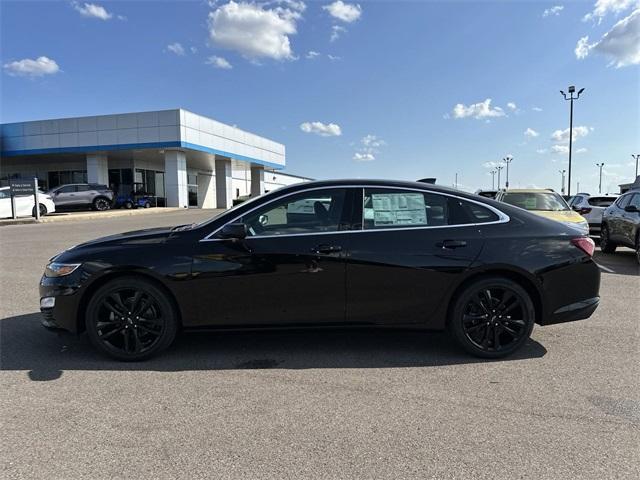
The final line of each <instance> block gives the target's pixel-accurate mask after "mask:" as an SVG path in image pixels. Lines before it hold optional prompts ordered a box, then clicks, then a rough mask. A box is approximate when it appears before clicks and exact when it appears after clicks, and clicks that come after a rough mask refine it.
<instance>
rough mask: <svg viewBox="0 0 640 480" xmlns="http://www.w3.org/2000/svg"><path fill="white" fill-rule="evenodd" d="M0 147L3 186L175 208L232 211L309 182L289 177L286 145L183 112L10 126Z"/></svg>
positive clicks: (1, 135)
mask: <svg viewBox="0 0 640 480" xmlns="http://www.w3.org/2000/svg"><path fill="white" fill-rule="evenodd" d="M0 142H1V147H0V152H1V156H0V186H6V185H8V184H9V182H10V180H11V179H12V178H33V177H37V178H38V183H39V185H40V186H41V188H42V189H43V190H47V189H50V188H53V187H56V186H58V185H63V184H68V183H98V184H103V185H108V186H110V187H111V188H112V189H114V190H115V191H116V192H117V193H118V194H129V193H130V192H131V191H134V190H135V191H140V190H142V191H145V192H147V193H149V194H152V195H154V196H156V197H157V199H158V205H164V206H168V207H201V208H228V207H230V206H231V203H232V201H233V199H234V198H237V197H239V196H244V195H248V194H251V195H259V194H261V193H264V192H266V191H269V190H273V189H275V188H278V187H280V186H284V185H290V184H293V183H299V182H304V181H309V180H310V179H308V178H305V177H298V176H295V175H291V174H288V173H284V172H283V171H282V170H283V169H284V168H285V166H286V156H285V147H284V145H282V144H280V143H277V142H275V141H273V140H270V139H268V138H264V137H261V136H259V135H256V134H254V133H250V132H247V131H244V130H241V129H239V128H236V127H235V126H231V125H226V124H224V123H220V122H218V121H216V120H213V119H211V118H207V117H204V116H202V115H197V114H195V113H192V112H189V111H187V110H183V109H174V110H161V111H155V112H140V113H124V114H117V115H97V116H91V117H77V118H61V119H52V120H35V121H28V122H19V123H6V124H2V125H1V130H0Z"/></svg>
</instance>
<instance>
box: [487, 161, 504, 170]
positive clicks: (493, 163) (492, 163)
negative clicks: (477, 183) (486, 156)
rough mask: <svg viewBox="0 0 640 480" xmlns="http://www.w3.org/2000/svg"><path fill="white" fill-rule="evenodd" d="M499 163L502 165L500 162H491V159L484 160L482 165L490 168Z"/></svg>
mask: <svg viewBox="0 0 640 480" xmlns="http://www.w3.org/2000/svg"><path fill="white" fill-rule="evenodd" d="M499 165H502V162H493V161H491V162H484V163H483V164H482V166H483V167H484V168H488V169H490V170H491V169H494V168H496V167H497V166H499Z"/></svg>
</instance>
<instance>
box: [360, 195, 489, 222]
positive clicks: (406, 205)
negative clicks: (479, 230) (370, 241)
mask: <svg viewBox="0 0 640 480" xmlns="http://www.w3.org/2000/svg"><path fill="white" fill-rule="evenodd" d="M496 220H498V216H497V215H496V214H495V213H493V212H492V211H491V210H489V209H488V208H485V207H482V206H480V205H477V204H475V203H473V202H467V201H465V200H460V199H458V198H455V197H449V196H446V195H440V194H437V193H429V192H417V191H412V190H396V189H385V188H367V189H365V192H364V198H363V228H364V229H365V230H376V229H380V228H406V227H441V226H447V225H466V224H472V223H486V222H492V221H496Z"/></svg>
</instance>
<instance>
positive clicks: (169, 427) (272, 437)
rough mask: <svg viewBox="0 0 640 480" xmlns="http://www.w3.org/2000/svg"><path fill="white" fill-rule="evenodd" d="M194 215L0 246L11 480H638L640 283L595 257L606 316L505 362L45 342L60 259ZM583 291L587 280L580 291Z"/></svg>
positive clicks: (303, 336) (249, 336)
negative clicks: (51, 265)
mask: <svg viewBox="0 0 640 480" xmlns="http://www.w3.org/2000/svg"><path fill="white" fill-rule="evenodd" d="M208 215H210V213H209V212H203V211H199V210H188V211H179V212H168V213H166V214H160V215H152V216H132V217H122V218H111V219H108V220H87V221H83V222H60V223H48V224H40V225H16V226H5V227H2V228H1V229H0V267H1V274H0V382H1V384H0V392H1V393H0V401H1V403H0V420H1V424H0V465H1V468H2V473H1V476H2V478H47V479H75V478H91V479H100V478H105V479H106V478H158V479H160V478H184V479H195V478H221V479H222V478H238V479H253V478H260V479H263V478H264V479H279V480H281V479H305V478H322V479H347V478H354V479H360V478H389V479H403V478H420V479H425V478H438V479H446V478H463V479H471V478H487V479H510V480H511V479H514V478H531V479H547V478H549V479H556V478H557V479H566V478H571V479H598V480H600V479H609V478H624V479H627V478H640V376H639V365H640V362H639V360H640V352H639V345H640V342H639V340H640V338H639V337H640V331H639V328H638V325H639V322H640V298H639V294H640V268H639V267H638V266H637V264H636V263H635V259H634V257H633V252H632V251H631V250H621V251H620V252H619V253H616V254H613V255H604V254H602V253H600V252H599V251H598V252H597V253H596V261H597V262H598V263H599V264H600V265H601V266H602V267H603V275H602V287H601V298H602V301H601V305H600V307H599V308H598V310H597V311H596V312H595V314H594V315H593V316H592V317H591V318H590V319H588V320H584V321H579V322H573V323H568V324H564V325H555V326H549V327H538V326H536V328H535V329H534V332H533V336H532V338H531V340H530V341H529V342H528V343H527V344H526V345H525V347H524V348H523V349H522V350H521V351H520V352H518V353H517V355H515V356H513V357H511V358H508V359H506V360H501V361H486V360H478V359H475V358H473V357H469V356H468V355H466V354H464V353H462V352H461V351H460V350H458V348H457V347H456V346H455V345H454V344H453V343H452V342H451V341H450V340H449V339H448V338H447V336H446V335H444V334H434V333H423V332H408V331H391V330H389V331H364V330H357V331H313V332H287V333H281V332H280V333H276V332H272V333H216V334H214V333H206V334H204V333H200V334H185V335H182V336H181V337H179V339H178V341H177V342H176V344H175V345H174V346H173V347H172V348H171V349H170V350H169V351H167V352H166V353H165V354H163V355H162V356H161V357H159V358H156V359H152V360H150V361H147V362H144V363H120V362H116V361H112V360H109V359H106V358H104V357H102V356H101V355H100V354H98V353H97V352H96V351H94V350H93V349H92V348H91V347H90V345H89V343H88V340H87V338H86V337H85V336H79V337H74V336H71V335H67V334H61V333H50V332H48V331H45V330H44V329H43V328H41V327H40V325H39V320H40V318H39V314H38V290H37V286H38V280H39V278H40V275H41V274H42V271H43V268H44V265H45V264H46V262H47V260H48V259H49V258H50V257H51V256H53V255H54V254H56V253H57V252H59V251H61V250H62V249H64V248H67V247H69V246H71V245H74V244H77V243H80V242H82V241H84V240H88V239H91V238H95V237H97V236H101V235H106V234H110V233H116V232H121V231H126V230H133V229H139V228H144V227H151V226H159V225H173V224H182V223H191V222H194V221H198V220H201V219H203V218H205V217H206V216H208ZM576 281H580V279H576Z"/></svg>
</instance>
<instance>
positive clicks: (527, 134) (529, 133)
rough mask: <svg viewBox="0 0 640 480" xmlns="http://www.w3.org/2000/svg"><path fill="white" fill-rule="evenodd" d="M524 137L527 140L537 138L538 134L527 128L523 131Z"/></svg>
mask: <svg viewBox="0 0 640 480" xmlns="http://www.w3.org/2000/svg"><path fill="white" fill-rule="evenodd" d="M524 136H525V137H527V138H535V137H539V136H540V134H539V133H538V132H536V131H535V130H534V129H533V128H527V129H526V130H525V131H524Z"/></svg>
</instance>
